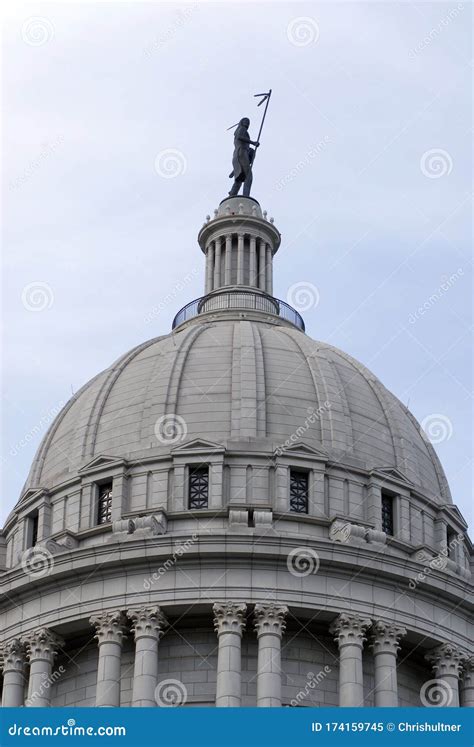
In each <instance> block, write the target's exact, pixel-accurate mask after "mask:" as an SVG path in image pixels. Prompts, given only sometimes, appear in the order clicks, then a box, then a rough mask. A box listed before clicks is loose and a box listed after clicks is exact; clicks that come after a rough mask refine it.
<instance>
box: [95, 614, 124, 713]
mask: <svg viewBox="0 0 474 747" xmlns="http://www.w3.org/2000/svg"><path fill="white" fill-rule="evenodd" d="M90 622H91V625H93V626H94V627H95V629H96V631H97V632H96V635H95V638H96V639H97V642H98V645H99V663H98V666H97V692H96V700H95V704H96V706H98V707H112V708H113V707H118V706H119V705H120V668H121V662H122V644H123V639H124V634H125V617H124V615H123V613H122V612H121V611H120V610H114V611H113V612H103V613H102V614H100V615H93V616H92V617H91V619H90Z"/></svg>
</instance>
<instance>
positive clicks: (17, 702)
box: [2, 638, 26, 708]
mask: <svg viewBox="0 0 474 747" xmlns="http://www.w3.org/2000/svg"><path fill="white" fill-rule="evenodd" d="M2 653H3V697H2V706H3V707H4V708H18V707H19V706H22V705H23V700H24V697H25V694H24V693H25V665H26V655H25V646H24V644H23V643H22V641H20V639H19V638H13V639H12V640H11V641H7V643H5V644H4V645H3V651H2Z"/></svg>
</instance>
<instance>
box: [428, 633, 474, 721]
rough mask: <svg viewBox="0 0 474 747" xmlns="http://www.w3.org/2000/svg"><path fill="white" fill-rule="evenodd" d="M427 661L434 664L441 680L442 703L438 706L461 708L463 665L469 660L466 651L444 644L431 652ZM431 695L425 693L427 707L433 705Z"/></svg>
mask: <svg viewBox="0 0 474 747" xmlns="http://www.w3.org/2000/svg"><path fill="white" fill-rule="evenodd" d="M425 659H426V660H427V661H429V662H430V663H431V664H432V666H433V669H434V672H435V674H436V677H437V678H438V680H439V682H438V690H439V693H438V695H439V697H441V698H442V702H441V703H437V705H443V706H450V707H452V708H457V707H458V706H459V676H460V674H461V670H462V668H463V665H464V664H465V663H466V661H467V660H468V655H467V653H466V651H464V650H463V649H461V648H459V647H458V646H453V645H452V644H450V643H442V644H441V645H440V646H437V647H436V648H434V649H433V650H432V651H429V652H428V653H427V654H426V656H425ZM429 693H430V690H429V689H427V690H426V692H425V698H426V699H427V703H425V705H431V703H430V702H429V700H430V695H429ZM422 700H423V697H422Z"/></svg>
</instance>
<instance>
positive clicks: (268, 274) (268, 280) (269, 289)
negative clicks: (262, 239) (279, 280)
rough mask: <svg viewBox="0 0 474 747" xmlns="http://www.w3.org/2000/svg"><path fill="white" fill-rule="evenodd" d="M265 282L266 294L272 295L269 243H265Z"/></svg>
mask: <svg viewBox="0 0 474 747" xmlns="http://www.w3.org/2000/svg"><path fill="white" fill-rule="evenodd" d="M265 283H266V288H265V290H266V291H267V293H268V295H270V296H271V295H273V263H272V248H271V246H270V244H267V261H266V266H265Z"/></svg>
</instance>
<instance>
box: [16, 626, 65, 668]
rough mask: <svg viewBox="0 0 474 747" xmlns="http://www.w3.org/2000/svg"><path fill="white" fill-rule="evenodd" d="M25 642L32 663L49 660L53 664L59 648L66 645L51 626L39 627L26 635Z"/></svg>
mask: <svg viewBox="0 0 474 747" xmlns="http://www.w3.org/2000/svg"><path fill="white" fill-rule="evenodd" d="M25 644H26V650H27V653H28V659H29V661H30V663H31V662H32V661H47V662H49V663H50V664H52V663H53V660H54V657H55V656H56V654H57V653H58V648H60V647H61V646H64V641H63V639H62V638H60V636H58V635H56V633H53V631H52V630H49V628H38V630H35V631H34V632H33V633H31V634H30V635H28V636H27V637H26V639H25Z"/></svg>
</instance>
